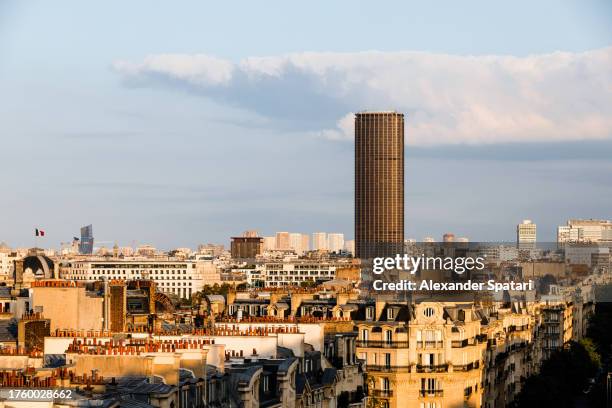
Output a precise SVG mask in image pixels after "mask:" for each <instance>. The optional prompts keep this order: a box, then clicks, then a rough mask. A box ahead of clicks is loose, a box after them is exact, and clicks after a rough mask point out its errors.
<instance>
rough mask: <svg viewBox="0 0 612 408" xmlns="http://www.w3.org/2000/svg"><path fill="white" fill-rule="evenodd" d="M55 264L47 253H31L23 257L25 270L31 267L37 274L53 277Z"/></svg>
mask: <svg viewBox="0 0 612 408" xmlns="http://www.w3.org/2000/svg"><path fill="white" fill-rule="evenodd" d="M54 267H55V264H54V263H53V261H52V260H51V258H49V257H47V256H45V255H31V256H26V257H25V258H23V270H24V271H25V270H27V269H30V270H31V271H32V273H34V275H36V276H44V277H45V278H51V277H53V270H54Z"/></svg>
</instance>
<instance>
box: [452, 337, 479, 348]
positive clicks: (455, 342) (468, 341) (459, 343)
mask: <svg viewBox="0 0 612 408" xmlns="http://www.w3.org/2000/svg"><path fill="white" fill-rule="evenodd" d="M475 344H476V339H463V340H453V341H452V342H451V347H453V348H461V347H467V346H473V345H475Z"/></svg>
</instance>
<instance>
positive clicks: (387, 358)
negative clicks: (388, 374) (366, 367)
mask: <svg viewBox="0 0 612 408" xmlns="http://www.w3.org/2000/svg"><path fill="white" fill-rule="evenodd" d="M385 367H391V353H385Z"/></svg>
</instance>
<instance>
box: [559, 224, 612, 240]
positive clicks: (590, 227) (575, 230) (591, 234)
mask: <svg viewBox="0 0 612 408" xmlns="http://www.w3.org/2000/svg"><path fill="white" fill-rule="evenodd" d="M600 241H612V221H609V220H593V219H590V220H569V221H568V222H567V225H561V226H559V228H558V229H557V242H558V243H560V244H564V243H566V242H573V243H595V242H600Z"/></svg>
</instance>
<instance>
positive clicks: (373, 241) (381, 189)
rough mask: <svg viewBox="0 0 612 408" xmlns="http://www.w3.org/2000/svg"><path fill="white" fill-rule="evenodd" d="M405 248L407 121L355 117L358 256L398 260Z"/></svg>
mask: <svg viewBox="0 0 612 408" xmlns="http://www.w3.org/2000/svg"><path fill="white" fill-rule="evenodd" d="M403 245H404V115H403V114H401V113H397V112H363V113H358V114H356V115H355V251H356V254H355V255H356V256H357V257H358V258H366V259H367V258H373V257H379V256H394V255H395V254H398V253H401V252H402V251H403Z"/></svg>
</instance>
